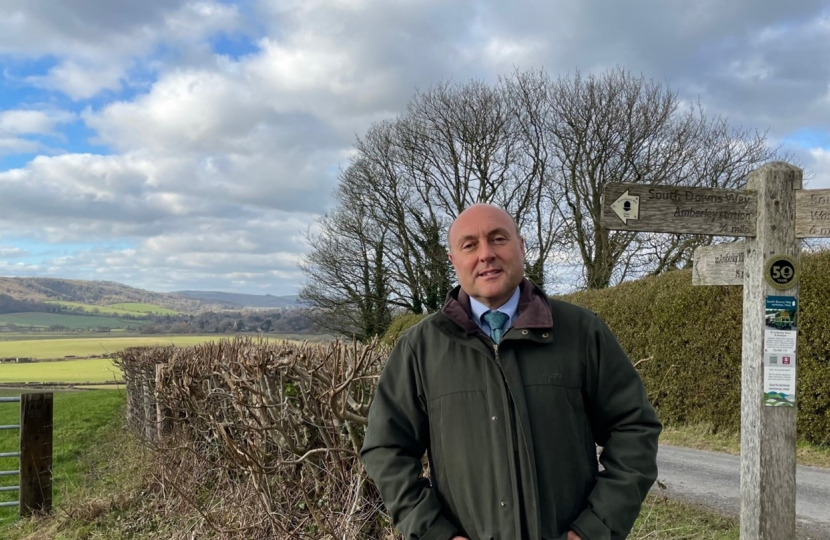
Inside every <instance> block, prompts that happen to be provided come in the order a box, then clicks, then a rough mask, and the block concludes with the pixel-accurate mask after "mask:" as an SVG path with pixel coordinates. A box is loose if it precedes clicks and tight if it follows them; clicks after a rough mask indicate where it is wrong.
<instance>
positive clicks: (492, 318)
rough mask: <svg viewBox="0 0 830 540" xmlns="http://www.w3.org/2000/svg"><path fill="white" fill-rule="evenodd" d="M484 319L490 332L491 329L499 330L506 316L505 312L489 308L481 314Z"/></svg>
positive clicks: (505, 320)
mask: <svg viewBox="0 0 830 540" xmlns="http://www.w3.org/2000/svg"><path fill="white" fill-rule="evenodd" d="M481 318H482V319H484V322H486V323H487V326H489V327H490V332H491V333H492V332H493V331H496V330H498V331H501V330H502V328H503V327H504V323H506V322H507V319H509V318H510V317H508V315H507V313H504V312H501V311H495V310H490V311H486V312H485V313H484V315H482V316H481Z"/></svg>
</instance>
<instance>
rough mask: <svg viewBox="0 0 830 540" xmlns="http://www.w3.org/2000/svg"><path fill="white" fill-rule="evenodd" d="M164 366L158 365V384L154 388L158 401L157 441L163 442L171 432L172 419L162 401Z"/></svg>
mask: <svg viewBox="0 0 830 540" xmlns="http://www.w3.org/2000/svg"><path fill="white" fill-rule="evenodd" d="M164 367H165V365H164V364H156V384H155V387H154V388H153V392H154V395H153V397H154V398H155V400H156V426H157V428H158V431H157V433H156V440H157V441H158V442H161V441H162V439H163V438H164V436H165V435H166V434H168V433H170V431H171V427H172V422H173V420H172V418H171V417H170V409H168V408H166V407H165V406H164V405H163V403H162V400H161V399H160V393H161V389H162V388H163V384H164V383H163V381H164Z"/></svg>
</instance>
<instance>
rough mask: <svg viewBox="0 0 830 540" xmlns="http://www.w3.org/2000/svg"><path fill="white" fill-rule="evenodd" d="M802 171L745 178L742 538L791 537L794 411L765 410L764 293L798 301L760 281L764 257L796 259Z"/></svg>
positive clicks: (776, 167) (780, 169)
mask: <svg viewBox="0 0 830 540" xmlns="http://www.w3.org/2000/svg"><path fill="white" fill-rule="evenodd" d="M801 184H802V173H801V169H798V168H797V167H793V166H792V165H788V164H786V163H770V164H767V165H764V166H763V167H761V168H759V169H757V170H756V171H754V172H752V173H751V174H750V175H749V182H748V185H747V189H748V190H751V191H754V192H755V193H756V196H757V202H758V220H757V235H756V236H755V238H753V239H748V240H747V241H746V257H745V260H744V274H745V276H744V312H743V347H742V373H741V385H742V387H741V538H742V539H745V540H760V539H764V540H778V539H781V538H795V469H796V462H795V440H796V422H795V420H796V408H795V407H768V406H765V405H764V369H765V368H764V328H765V298H766V296H767V295H771V296H772V295H782V294H784V295H787V296H791V297H794V298H795V299H797V298H798V285H797V282H796V284H795V285H794V286H793V287H791V288H789V289H786V290H776V289H774V288H773V287H772V286H771V285H770V284H768V283H767V282H766V280H765V277H764V274H765V272H766V269H765V264H766V261H767V260H769V259H770V257H772V256H775V255H787V256H790V257H792V258H793V259H794V260H795V261H798V259H799V253H800V245H799V241H798V239H797V238H796V231H795V214H796V197H795V190H797V189H801Z"/></svg>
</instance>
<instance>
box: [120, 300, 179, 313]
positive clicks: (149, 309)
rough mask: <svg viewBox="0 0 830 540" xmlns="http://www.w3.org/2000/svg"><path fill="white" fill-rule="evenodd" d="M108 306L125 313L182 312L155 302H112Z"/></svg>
mask: <svg viewBox="0 0 830 540" xmlns="http://www.w3.org/2000/svg"><path fill="white" fill-rule="evenodd" d="M108 307H110V308H112V309H117V310H119V311H123V312H125V313H131V314H133V315H145V314H151V315H181V312H178V311H176V310H173V309H167V308H163V307H161V306H155V305H153V304H139V303H138V302H125V303H122V304H111V305H110V306H108Z"/></svg>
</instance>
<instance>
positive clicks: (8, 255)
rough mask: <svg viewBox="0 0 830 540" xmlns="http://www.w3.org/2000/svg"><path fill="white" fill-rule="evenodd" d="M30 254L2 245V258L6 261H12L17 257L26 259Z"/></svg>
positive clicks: (0, 248)
mask: <svg viewBox="0 0 830 540" xmlns="http://www.w3.org/2000/svg"><path fill="white" fill-rule="evenodd" d="M28 254H29V253H28V252H27V251H26V250H23V249H20V248H18V247H12V246H2V245H0V257H2V258H4V259H12V258H16V257H25V256H27V255H28Z"/></svg>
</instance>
